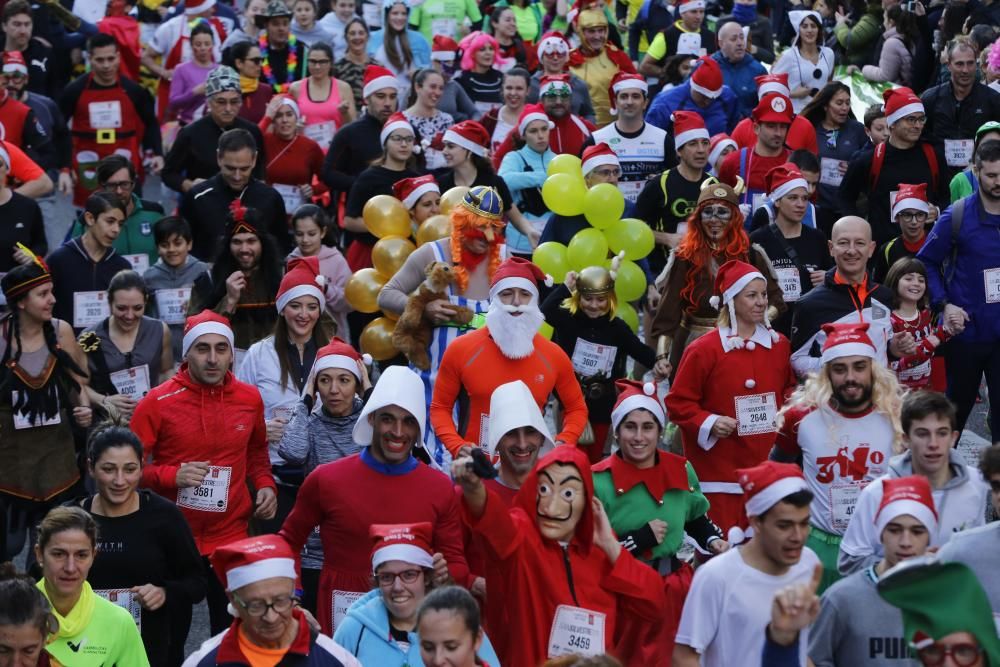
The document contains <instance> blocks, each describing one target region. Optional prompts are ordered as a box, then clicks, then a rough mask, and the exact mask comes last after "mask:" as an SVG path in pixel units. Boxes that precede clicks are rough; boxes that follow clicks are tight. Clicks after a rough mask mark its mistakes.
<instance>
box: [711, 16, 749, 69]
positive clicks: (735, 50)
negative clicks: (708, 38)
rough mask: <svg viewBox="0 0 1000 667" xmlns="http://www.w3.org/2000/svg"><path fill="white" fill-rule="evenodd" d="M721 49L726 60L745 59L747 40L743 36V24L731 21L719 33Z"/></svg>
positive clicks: (737, 60)
mask: <svg viewBox="0 0 1000 667" xmlns="http://www.w3.org/2000/svg"><path fill="white" fill-rule="evenodd" d="M718 35H719V36H718V39H719V50H720V51H722V55H723V56H725V58H726V60H728V61H729V62H732V63H736V62H739V61H741V60H743V56H745V55H746V52H747V44H746V40H745V39H744V37H743V26H741V25H740V24H739V23H737V22H736V21H730V22H729V23H726V24H725V25H723V26H722V27H721V28H719V33H718Z"/></svg>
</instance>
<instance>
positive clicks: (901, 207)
mask: <svg viewBox="0 0 1000 667" xmlns="http://www.w3.org/2000/svg"><path fill="white" fill-rule="evenodd" d="M908 208H911V209H914V210H916V211H923V212H924V213H930V210H931V208H930V206H928V205H927V202H925V201H924V200H923V199H917V198H916V197H907V198H906V199H900V200H899V201H898V202H896V203H895V204H893V205H892V220H893V222H895V221H896V216H898V215H899V214H900V213H901V212H902V211H905V210H906V209H908Z"/></svg>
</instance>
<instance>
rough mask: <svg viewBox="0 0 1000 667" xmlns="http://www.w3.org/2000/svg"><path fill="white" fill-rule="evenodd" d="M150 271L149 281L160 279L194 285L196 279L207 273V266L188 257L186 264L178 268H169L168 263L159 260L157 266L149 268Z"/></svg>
mask: <svg viewBox="0 0 1000 667" xmlns="http://www.w3.org/2000/svg"><path fill="white" fill-rule="evenodd" d="M149 271H150V273H151V274H152V275H151V277H150V278H148V279H147V280H148V281H155V280H157V279H160V280H165V281H169V282H179V283H180V282H183V283H193V282H194V280H195V278H197V277H198V276H200V275H201V274H202V272H204V271H205V265H204V264H203V263H202V262H201V261H199V260H197V259H195V258H194V257H192V256H191V255H188V256H187V259H186V260H185V261H184V264H182V265H181V266H178V267H177V268H174V267H172V266H168V265H167V264H166V262H164V261H163V260H162V259H159V260H157V261H156V264H153V265H152V266H151V267H149Z"/></svg>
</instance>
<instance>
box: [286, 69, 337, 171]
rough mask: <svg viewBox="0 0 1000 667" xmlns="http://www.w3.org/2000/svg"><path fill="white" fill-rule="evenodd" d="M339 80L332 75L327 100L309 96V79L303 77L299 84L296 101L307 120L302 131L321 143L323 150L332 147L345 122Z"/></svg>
mask: <svg viewBox="0 0 1000 667" xmlns="http://www.w3.org/2000/svg"><path fill="white" fill-rule="evenodd" d="M338 83H339V81H338V80H337V79H335V78H333V77H330V95H329V96H327V98H326V99H325V100H320V101H314V100H313V99H312V98H310V97H309V79H302V81H301V82H300V85H299V95H298V97H297V98H296V100H295V101H296V102H297V103H298V105H299V109H300V110H301V112H302V116H303V117H304V118H305V120H306V126H305V128H304V129H303V130H302V133H303V134H305V135H306V136H307V137H309V138H310V139H312V140H313V141H315V142H316V143H317V144H319V147H320V148H322V149H323V152H324V153H326V151H327V150H328V149H329V148H330V142H331V141H333V135H334V134H336V132H337V130H338V129H340V127H341V126H342V125H343V124H344V119H343V117H342V116H341V115H340V90H338V89H337V84H338Z"/></svg>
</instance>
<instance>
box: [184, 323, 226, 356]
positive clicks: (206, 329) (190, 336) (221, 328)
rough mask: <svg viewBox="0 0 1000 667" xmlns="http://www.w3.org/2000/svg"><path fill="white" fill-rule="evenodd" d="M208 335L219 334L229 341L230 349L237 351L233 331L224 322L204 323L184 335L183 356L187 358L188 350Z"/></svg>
mask: <svg viewBox="0 0 1000 667" xmlns="http://www.w3.org/2000/svg"><path fill="white" fill-rule="evenodd" d="M206 334H219V335H220V336H223V337H224V338H225V339H226V340H228V341H229V347H231V348H233V349H235V345H234V343H233V330H232V329H230V328H229V327H227V326H226V325H225V324H223V323H222V322H202V323H201V324H196V325H195V326H193V327H191V329H190V330H189V331H188V332H187V333H185V334H184V338H183V340H182V341H181V356H182V357H186V356H187V353H188V350H189V349H191V346H192V345H194V343H195V341H196V340H198V339H199V338H201V337H202V336H204V335H206Z"/></svg>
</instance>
